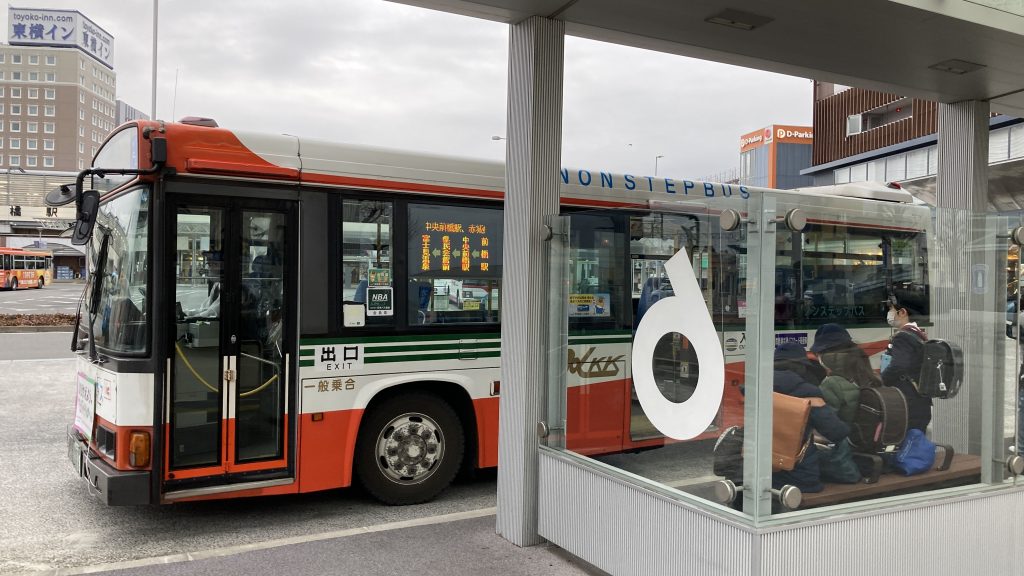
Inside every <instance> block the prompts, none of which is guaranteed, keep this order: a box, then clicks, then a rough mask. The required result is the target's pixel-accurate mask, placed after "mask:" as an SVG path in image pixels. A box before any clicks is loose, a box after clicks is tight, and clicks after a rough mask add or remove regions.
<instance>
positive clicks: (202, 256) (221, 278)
mask: <svg viewBox="0 0 1024 576" xmlns="http://www.w3.org/2000/svg"><path fill="white" fill-rule="evenodd" d="M168 205H169V210H168V217H169V219H170V222H169V223H168V224H169V228H168V230H169V231H170V235H173V236H172V238H171V241H170V242H169V243H168V244H169V246H168V247H167V254H168V256H169V262H168V265H167V266H165V267H164V272H163V273H164V274H165V275H167V277H168V278H169V281H168V282H165V285H168V286H173V287H174V288H173V291H172V294H173V296H174V300H173V302H168V303H167V304H168V306H170V307H172V310H171V313H172V314H173V320H172V321H169V322H168V325H169V326H170V330H171V331H173V333H172V334H171V335H170V337H171V341H172V342H173V346H172V347H171V349H170V350H169V355H170V356H171V359H170V362H169V364H170V386H169V390H168V391H167V394H168V395H167V412H166V419H167V423H166V424H167V426H166V431H167V434H166V438H165V447H166V450H165V458H166V461H165V463H164V464H165V467H164V469H165V480H168V481H172V484H174V485H178V486H176V487H180V488H182V489H185V488H188V487H193V486H194V487H196V488H201V487H207V486H211V485H217V484H222V483H233V484H237V483H238V482H240V481H242V480H244V479H252V480H254V481H255V480H257V479H259V480H267V479H274V478H287V477H289V476H291V475H292V474H291V472H290V471H291V470H293V469H294V467H293V466H292V465H291V463H292V462H293V461H294V457H293V454H292V452H293V451H294V444H293V443H292V442H290V439H293V438H294V418H293V416H292V415H293V414H294V404H295V401H294V396H293V394H294V393H293V381H292V378H293V375H292V370H291V368H290V366H289V364H290V363H291V362H292V360H293V359H295V358H296V350H295V347H296V341H295V336H294V334H295V310H296V305H295V303H294V302H293V300H294V299H295V294H296V290H295V286H296V284H297V273H296V270H297V253H298V251H297V246H298V225H297V206H296V205H295V202H290V201H283V200H273V201H271V200H256V199H241V198H230V199H229V198H224V199H219V198H214V199H210V198H209V197H203V198H198V197H194V196H189V195H184V194H182V195H173V194H172V195H169V203H168ZM179 481H180V482H179Z"/></svg>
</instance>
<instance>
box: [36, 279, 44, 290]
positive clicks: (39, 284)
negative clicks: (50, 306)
mask: <svg viewBox="0 0 1024 576" xmlns="http://www.w3.org/2000/svg"><path fill="white" fill-rule="evenodd" d="M43 284H44V282H43V277H42V276H40V277H39V280H38V281H37V282H36V288H39V289H40V290H42V289H43Z"/></svg>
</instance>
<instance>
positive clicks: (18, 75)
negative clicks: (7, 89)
mask: <svg viewBox="0 0 1024 576" xmlns="http://www.w3.org/2000/svg"><path fill="white" fill-rule="evenodd" d="M11 80H21V71H20V70H15V71H13V72H11Z"/></svg>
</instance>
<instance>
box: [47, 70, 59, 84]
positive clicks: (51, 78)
mask: <svg viewBox="0 0 1024 576" xmlns="http://www.w3.org/2000/svg"><path fill="white" fill-rule="evenodd" d="M46 81H47V82H56V81H57V75H56V74H54V73H53V72H47V73H46Z"/></svg>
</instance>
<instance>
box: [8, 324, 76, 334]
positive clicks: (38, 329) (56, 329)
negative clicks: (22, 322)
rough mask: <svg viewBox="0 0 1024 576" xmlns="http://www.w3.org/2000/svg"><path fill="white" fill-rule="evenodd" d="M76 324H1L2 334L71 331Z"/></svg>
mask: <svg viewBox="0 0 1024 576" xmlns="http://www.w3.org/2000/svg"><path fill="white" fill-rule="evenodd" d="M73 329H74V326H72V325H71V324H66V325H64V326H0V334H10V333H14V332H71V331H72V330H73Z"/></svg>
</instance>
